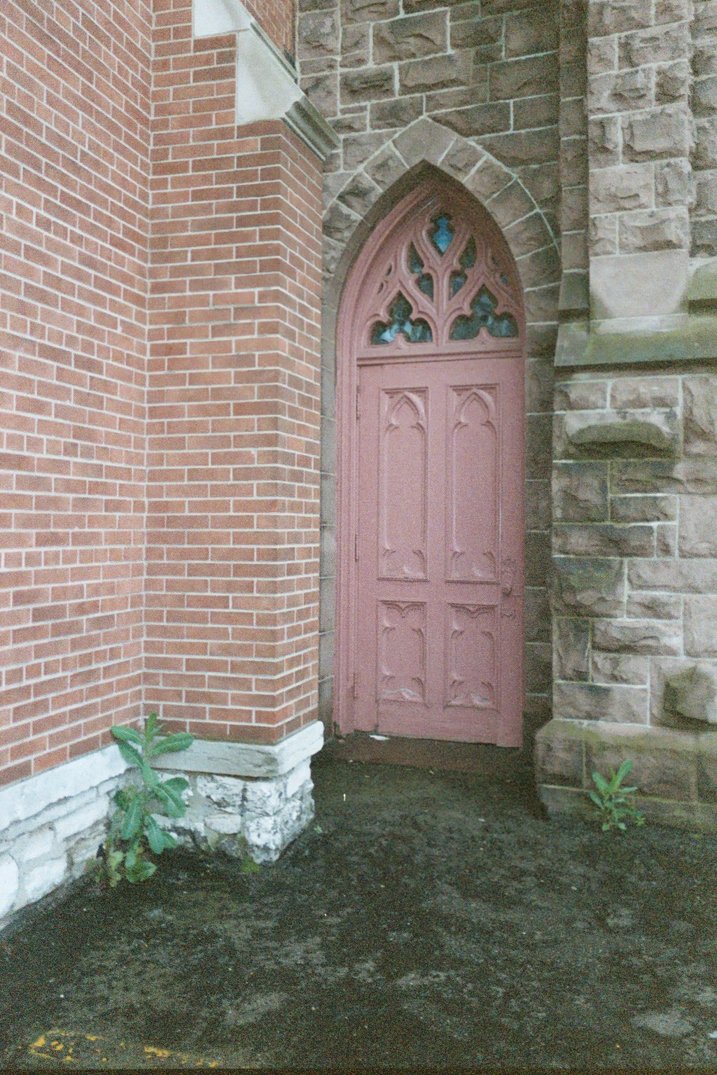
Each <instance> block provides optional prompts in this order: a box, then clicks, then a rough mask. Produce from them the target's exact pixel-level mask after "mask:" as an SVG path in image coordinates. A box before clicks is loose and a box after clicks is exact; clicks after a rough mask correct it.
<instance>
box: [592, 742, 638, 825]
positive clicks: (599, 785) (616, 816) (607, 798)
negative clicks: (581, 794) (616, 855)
mask: <svg viewBox="0 0 717 1075" xmlns="http://www.w3.org/2000/svg"><path fill="white" fill-rule="evenodd" d="M631 770H632V762H631V761H628V760H626V761H624V762H623V763H622V765H621V766H620V768H619V769H617V770H613V772H612V773H611V775H610V778H609V779H608V780H606V779H605V777H604V776H602V775H601V774H600V773H598V772H594V773H593V774H592V778H593V784H594V785H595V790H593V791H591V792H590V798H591V799H592V801H593V803H594V804H595V807H596V810H597V814H598V817H599V818H600V819H601V820H602V831H603V832H609V831H610V830H611V829H619V831H620V832H625V830H626V829H627V822H628V821H631V822H632V823H633V824H635V825H637V826H638V827H639V826H641V825H644V824H645V815H644V814H641V813H640V811H639V810H637V809H636V808H635V807H634V806H633V805H632V802H631V799H632V796H633V794H634V793H635V792H636V791H637V788H636V787H631V788H626V787H623V784H622V782H623V780H624V779H625V777H626V776H627V775H628V774H629V773H630V771H631Z"/></svg>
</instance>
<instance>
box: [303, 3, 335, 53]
mask: <svg viewBox="0 0 717 1075" xmlns="http://www.w3.org/2000/svg"><path fill="white" fill-rule="evenodd" d="M298 39H299V51H300V53H301V57H302V60H307V59H309V58H310V57H312V56H335V55H338V52H339V42H340V40H341V34H340V28H339V15H338V11H312V12H310V13H308V14H306V15H299V19H298Z"/></svg>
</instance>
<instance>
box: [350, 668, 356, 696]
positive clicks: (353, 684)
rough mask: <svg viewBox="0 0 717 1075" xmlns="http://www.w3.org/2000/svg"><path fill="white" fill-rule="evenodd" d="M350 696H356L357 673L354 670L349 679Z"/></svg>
mask: <svg viewBox="0 0 717 1075" xmlns="http://www.w3.org/2000/svg"><path fill="white" fill-rule="evenodd" d="M351 697H352V698H358V673H357V672H354V674H353V679H352V680H351Z"/></svg>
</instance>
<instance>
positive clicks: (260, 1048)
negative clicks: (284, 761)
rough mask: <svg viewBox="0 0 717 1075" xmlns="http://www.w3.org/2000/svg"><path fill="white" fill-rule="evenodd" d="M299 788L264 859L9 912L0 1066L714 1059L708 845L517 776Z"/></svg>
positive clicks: (651, 1064) (582, 1063)
mask: <svg viewBox="0 0 717 1075" xmlns="http://www.w3.org/2000/svg"><path fill="white" fill-rule="evenodd" d="M315 781H316V797H317V807H318V809H317V817H316V822H315V824H314V825H312V826H311V827H310V828H309V830H308V831H307V832H306V833H305V834H304V835H303V836H302V837H301V838H300V839H299V840H298V841H297V842H296V843H295V844H294V845H293V847H292V848H291V849H290V850H289V851H288V852H287V853H286V854H285V855H284V857H283V858H282V859H281V861H280V862H278V863H277V864H276V865H274V866H271V867H264V868H262V869H261V870H260V872H258V873H247V872H242V869H241V864H239V863H237V862H232V861H228V860H221V859H213V860H207V859H203V858H200V857H198V856H192V855H189V854H184V853H179V852H177V853H175V854H174V855H173V856H166V858H165V861H164V862H163V864H162V869H161V870H160V872H159V873H158V875H157V877H156V879H154V880H153V881H152V882H150V883H147V884H145V885H142V886H138V887H131V886H124V887H121V888H118V889H116V890H114V891H104V892H100V891H98V890H97V888H96V887H95V886H93V885H92V884H90V883H80V884H79V885H77V886H75V887H74V888H73V889H72V890H71V891H70V892H69V894H66V895H65V896H64V897H63V898H62V899H61V900H59V901H57V900H55V901H53V900H50V901H45V903H44V904H43V905H41V906H38V907H36V908H32V909H30V910H28V911H27V912H25V913H24V914H23V915H21V916H20V918H19V920H18V921H17V923H16V924H15V925H14V926H13V928H12V929H11V930H10V931H9V932H6V933H5V934H4V935H3V938H2V939H1V940H0V1069H2V1070H4V1071H9V1070H14V1069H16V1068H18V1067H33V1068H38V1069H43V1068H49V1067H52V1066H55V1067H58V1066H61V1067H62V1068H63V1069H64V1070H87V1069H88V1068H91V1067H95V1068H97V1067H100V1068H112V1067H118V1068H131V1069H134V1068H141V1067H153V1068H157V1067H162V1066H169V1067H199V1066H209V1065H210V1064H215V1063H216V1064H218V1065H220V1066H222V1067H232V1068H254V1069H256V1068H259V1069H262V1068H263V1069H282V1070H283V1069H286V1068H295V1069H304V1070H316V1069H320V1068H327V1067H330V1068H334V1069H336V1070H339V1071H342V1072H348V1071H350V1070H361V1069H365V1068H370V1067H399V1068H404V1069H407V1070H411V1071H416V1070H418V1069H419V1068H421V1067H422V1066H433V1067H437V1068H446V1069H447V1068H451V1067H454V1068H455V1067H462V1068H468V1069H470V1070H476V1069H479V1068H486V1067H492V1066H502V1067H506V1068H511V1069H513V1070H516V1069H517V1070H525V1069H530V1068H538V1067H539V1068H554V1069H576V1068H582V1069H585V1070H590V1071H596V1070H607V1071H614V1070H616V1069H619V1068H623V1069H624V1068H632V1069H636V1068H637V1069H640V1070H643V1071H675V1070H685V1069H695V1068H702V1069H707V1070H717V973H716V972H717V929H716V927H717V898H716V897H715V877H716V876H717V870H716V866H717V841H716V840H715V839H712V838H709V837H695V836H692V835H689V834H685V833H679V832H672V831H669V830H665V829H659V828H656V827H649V826H648V827H646V828H644V829H639V830H632V831H630V832H629V833H628V834H627V835H625V836H620V835H615V836H612V835H609V836H606V835H603V834H602V833H601V832H600V831H599V829H597V828H596V829H592V828H589V827H587V826H585V825H584V824H581V823H569V822H565V823H555V822H548V821H546V820H544V818H543V817H542V816H541V813H540V809H539V807H538V804H537V802H536V800H535V798H534V795H533V792H532V788H531V786H530V781H529V778H528V777H522V776H521V775H520V773H518V775H516V776H514V777H513V779H512V780H506V779H505V778H504V777H503V778H502V779H501V780H500V781H498V780H496V779H491V778H489V777H486V776H485V775H477V774H464V773H447V772H430V771H426V770H414V769H409V768H401V767H397V766H377V765H368V764H363V763H360V762H354V763H348V762H340V761H336V760H331V759H322V758H319V759H318V761H317V762H316V764H315ZM713 1035H715V1036H713ZM60 1061H61V1062H62V1063H61V1064H60Z"/></svg>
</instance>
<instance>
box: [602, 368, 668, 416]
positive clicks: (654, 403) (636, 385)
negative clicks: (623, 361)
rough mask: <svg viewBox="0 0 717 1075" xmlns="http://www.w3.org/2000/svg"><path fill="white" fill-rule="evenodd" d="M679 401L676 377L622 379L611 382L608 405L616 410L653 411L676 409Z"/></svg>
mask: <svg viewBox="0 0 717 1075" xmlns="http://www.w3.org/2000/svg"><path fill="white" fill-rule="evenodd" d="M679 399H680V382H679V379H678V378H677V377H658V376H656V375H655V374H654V373H651V374H650V375H649V376H647V377H623V378H619V379H618V380H615V381H613V383H612V387H611V389H610V403H611V405H612V406H613V407H615V408H618V409H623V408H631V409H634V410H640V409H647V410H653V409H654V408H655V407H676V406H677V405H678V403H679Z"/></svg>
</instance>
